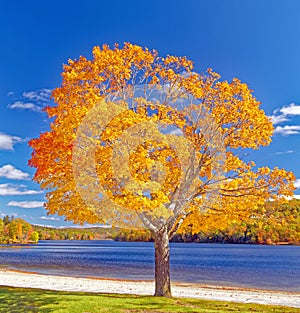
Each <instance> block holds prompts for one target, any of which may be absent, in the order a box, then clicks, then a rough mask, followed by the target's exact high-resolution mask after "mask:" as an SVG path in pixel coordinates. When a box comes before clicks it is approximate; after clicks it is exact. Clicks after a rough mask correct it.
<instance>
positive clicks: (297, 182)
mask: <svg viewBox="0 0 300 313" xmlns="http://www.w3.org/2000/svg"><path fill="white" fill-rule="evenodd" d="M294 186H295V188H300V178H298V179H296V181H295V183H294Z"/></svg>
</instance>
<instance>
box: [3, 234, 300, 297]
mask: <svg viewBox="0 0 300 313" xmlns="http://www.w3.org/2000/svg"><path fill="white" fill-rule="evenodd" d="M0 267H7V268H11V269H20V270H26V271H34V272H38V273H43V274H54V275H70V276H76V277H87V276H93V277H106V278H122V279H137V280H139V279H149V280H152V279H154V248H153V243H146V242H136V243H135V242H115V241H101V240H99V241H40V242H39V244H38V245H25V246H14V247H7V246H0ZM171 276H172V280H173V281H179V282H186V283H201V284H213V285H226V286H237V287H250V288H262V289H272V290H285V291H297V292H300V246H257V245H222V244H194V243H191V244H184V243H171Z"/></svg>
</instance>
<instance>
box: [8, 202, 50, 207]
mask: <svg viewBox="0 0 300 313" xmlns="http://www.w3.org/2000/svg"><path fill="white" fill-rule="evenodd" d="M7 205H8V206H16V207H19V208H24V209H33V208H42V207H43V206H44V202H42V201H10V202H9V203H7Z"/></svg>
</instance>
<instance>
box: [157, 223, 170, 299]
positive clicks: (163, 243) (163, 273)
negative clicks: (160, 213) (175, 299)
mask: <svg viewBox="0 0 300 313" xmlns="http://www.w3.org/2000/svg"><path fill="white" fill-rule="evenodd" d="M154 247H155V294H154V296H159V297H171V296H172V295H171V283H170V247H169V236H168V231H167V228H166V227H164V228H163V229H162V230H160V231H159V232H158V233H156V234H155V238H154Z"/></svg>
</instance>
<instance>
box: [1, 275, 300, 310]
mask: <svg viewBox="0 0 300 313" xmlns="http://www.w3.org/2000/svg"><path fill="white" fill-rule="evenodd" d="M0 286H11V287H25V288H39V289H48V290H62V291H82V292H95V293H122V294H136V295H153V293H154V282H152V281H128V280H126V281H125V280H112V279H102V278H101V279H99V278H75V277H68V276H53V275H41V274H36V273H28V272H22V271H13V270H6V269H1V270H0ZM172 295H173V296H174V297H183V298H199V299H210V300H221V301H232V302H243V303H260V304H271V305H282V306H290V307H296V308H300V293H296V292H295V293H293V292H280V291H265V290H257V289H240V288H232V287H218V286H204V285H197V284H183V283H173V284H172Z"/></svg>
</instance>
